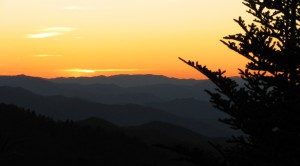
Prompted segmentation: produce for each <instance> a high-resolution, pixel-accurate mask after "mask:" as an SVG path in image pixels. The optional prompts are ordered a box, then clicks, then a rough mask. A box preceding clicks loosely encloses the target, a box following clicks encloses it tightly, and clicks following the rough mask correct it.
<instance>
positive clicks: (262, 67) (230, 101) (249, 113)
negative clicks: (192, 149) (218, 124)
mask: <svg viewBox="0 0 300 166" xmlns="http://www.w3.org/2000/svg"><path fill="white" fill-rule="evenodd" d="M243 3H244V5H246V6H247V7H248V8H249V10H248V11H247V12H248V13H250V14H251V15H252V16H253V17H254V18H255V19H254V21H253V23H252V24H249V25H247V24H246V23H245V21H244V20H243V19H242V18H241V17H240V18H238V19H236V20H235V21H236V22H237V23H238V25H239V26H240V27H241V28H242V29H243V31H244V33H240V34H236V35H229V36H226V37H224V39H225V41H224V40H222V42H223V43H224V44H225V45H227V46H228V47H229V48H230V49H232V50H234V51H236V52H237V53H239V54H240V55H242V56H244V57H246V58H247V59H249V61H250V62H249V63H248V64H247V65H246V69H245V70H240V75H241V77H242V78H243V79H244V80H245V82H246V83H245V86H244V87H240V86H238V84H237V83H236V82H235V81H234V80H232V79H230V78H227V77H226V76H224V73H225V71H222V70H219V71H211V70H209V69H208V68H207V67H206V66H202V65H200V64H198V62H192V61H186V60H184V59H181V58H180V59H181V60H182V61H184V62H185V63H187V64H188V65H190V66H192V67H194V68H195V69H197V70H198V71H200V72H201V73H203V74H204V75H205V76H207V77H208V78H209V79H210V80H211V81H213V82H214V83H215V84H216V85H217V87H218V88H217V89H216V92H212V91H207V92H208V93H209V94H210V96H211V102H212V103H213V104H214V106H215V107H216V108H218V109H219V110H221V111H223V112H225V113H227V114H229V115H230V116H231V118H228V119H222V120H221V121H222V122H224V123H226V124H229V125H230V126H231V127H232V128H234V129H239V130H241V131H242V132H243V133H244V135H242V136H240V137H234V138H233V139H232V140H231V141H232V142H233V143H234V146H233V147H231V148H222V149H220V151H221V152H222V154H223V155H224V157H225V163H227V164H228V165H230V166H234V165H237V166H240V165H249V166H250V165H251V166H252V165H263V166H269V165H270V166H271V165H272V166H274V165H275V166H279V165H280V166H281V165H282V166H283V165H284V166H289V165H291V166H295V165H300V148H299V147H300V25H299V21H300V1H299V0H280V1H279V0H244V2H243Z"/></svg>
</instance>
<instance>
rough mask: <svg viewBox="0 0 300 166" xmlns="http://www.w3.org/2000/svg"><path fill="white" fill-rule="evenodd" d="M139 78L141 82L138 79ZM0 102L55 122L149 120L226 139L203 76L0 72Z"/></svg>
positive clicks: (130, 123) (135, 122)
mask: <svg viewBox="0 0 300 166" xmlns="http://www.w3.org/2000/svg"><path fill="white" fill-rule="evenodd" d="M143 80H144V81H143ZM0 86H2V87H0V102H5V103H11V104H16V105H18V106H22V107H24V108H28V109H33V110H35V111H36V112H37V113H38V114H42V115H46V116H49V117H52V118H54V119H57V120H66V119H71V120H84V119H87V118H91V117H97V118H102V119H104V120H107V121H109V122H112V123H113V124H115V125H118V126H136V125H142V124H145V123H150V122H152V121H160V122H164V123H170V124H173V125H178V126H181V127H184V128H187V129H190V130H191V131H194V132H197V133H200V134H202V135H206V136H211V137H224V136H226V137H228V136H230V135H231V134H232V133H233V131H232V130H231V129H229V128H228V127H226V126H224V125H223V124H222V123H220V122H218V119H219V118H224V117H225V115H224V114H222V113H221V112H219V111H217V110H215V109H214V108H213V107H212V106H211V104H210V103H209V102H208V100H209V98H208V95H207V94H205V92H204V89H213V88H214V86H213V85H212V83H210V82H209V81H208V80H192V79H191V80H181V79H175V78H167V77H164V76H155V75H136V76H135V75H119V76H112V77H104V76H99V77H91V78H57V79H44V78H38V77H29V76H25V75H19V76H0Z"/></svg>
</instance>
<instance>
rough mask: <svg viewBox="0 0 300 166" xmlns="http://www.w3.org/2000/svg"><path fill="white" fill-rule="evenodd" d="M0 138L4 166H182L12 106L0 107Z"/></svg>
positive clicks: (156, 152)
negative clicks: (37, 165)
mask: <svg viewBox="0 0 300 166" xmlns="http://www.w3.org/2000/svg"><path fill="white" fill-rule="evenodd" d="M0 134H1V135H0V163H1V164H5V165H6V164H7V165H21V164H34V165H35V164H39V165H105V166H110V165H111V166H116V165H122V166H126V165H128V166H135V165H137V166H142V165H153V166H167V165H172V166H173V165H175V166H176V165H177V166H180V165H185V164H183V162H178V161H176V160H174V159H173V156H172V155H170V154H166V153H165V152H163V151H162V150H160V149H158V148H154V147H151V146H149V145H147V144H145V143H142V142H141V141H139V140H137V139H135V138H130V137H128V136H126V135H125V134H123V133H122V132H119V131H112V132H111V131H106V130H105V129H102V128H101V127H100V126H98V127H96V126H93V127H88V126H86V125H81V124H78V123H76V122H73V121H64V122H62V121H61V122H57V121H54V120H52V119H50V118H47V117H44V116H40V115H36V114H35V113H34V112H32V111H29V110H24V109H22V108H19V107H16V106H14V105H7V104H0ZM175 156H176V155H175Z"/></svg>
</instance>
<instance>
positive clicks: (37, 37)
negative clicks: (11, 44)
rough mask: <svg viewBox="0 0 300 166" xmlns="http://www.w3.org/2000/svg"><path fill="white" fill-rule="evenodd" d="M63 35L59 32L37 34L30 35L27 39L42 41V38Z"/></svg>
mask: <svg viewBox="0 0 300 166" xmlns="http://www.w3.org/2000/svg"><path fill="white" fill-rule="evenodd" d="M62 34H63V33H59V32H47V33H36V34H29V35H27V38H30V39H42V38H47V37H54V36H60V35H62Z"/></svg>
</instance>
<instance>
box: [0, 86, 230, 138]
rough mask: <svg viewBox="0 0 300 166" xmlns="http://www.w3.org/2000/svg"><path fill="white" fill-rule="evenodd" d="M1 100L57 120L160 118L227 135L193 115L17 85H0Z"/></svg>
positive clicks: (124, 123) (128, 122) (130, 123)
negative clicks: (47, 93)
mask: <svg viewBox="0 0 300 166" xmlns="http://www.w3.org/2000/svg"><path fill="white" fill-rule="evenodd" d="M0 102H4V103H9V104H15V105H18V106H21V107H24V108H28V109H31V110H35V111H36V113H38V114H42V115H46V116H49V117H51V118H54V119H56V120H68V119H69V120H84V119H87V118H90V117H99V118H102V119H105V120H107V121H109V122H112V123H114V124H116V125H119V126H134V125H141V124H144V123H148V122H152V121H161V122H166V123H171V124H174V125H179V126H182V127H185V128H188V129H190V130H193V131H195V132H197V133H200V134H202V135H206V136H214V137H221V136H228V133H226V132H227V131H222V130H221V129H219V128H217V127H215V126H212V125H209V124H205V123H203V122H201V121H197V120H193V119H190V118H184V117H179V116H176V115H174V114H171V113H168V112H165V111H161V110H158V109H154V108H151V107H143V106H140V105H135V104H126V105H108V104H101V103H96V102H90V101H86V100H83V99H80V98H69V97H64V96H41V95H37V94H34V93H32V92H30V91H28V90H25V89H23V88H17V87H5V86H4V87H3V86H2V87H0Z"/></svg>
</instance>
